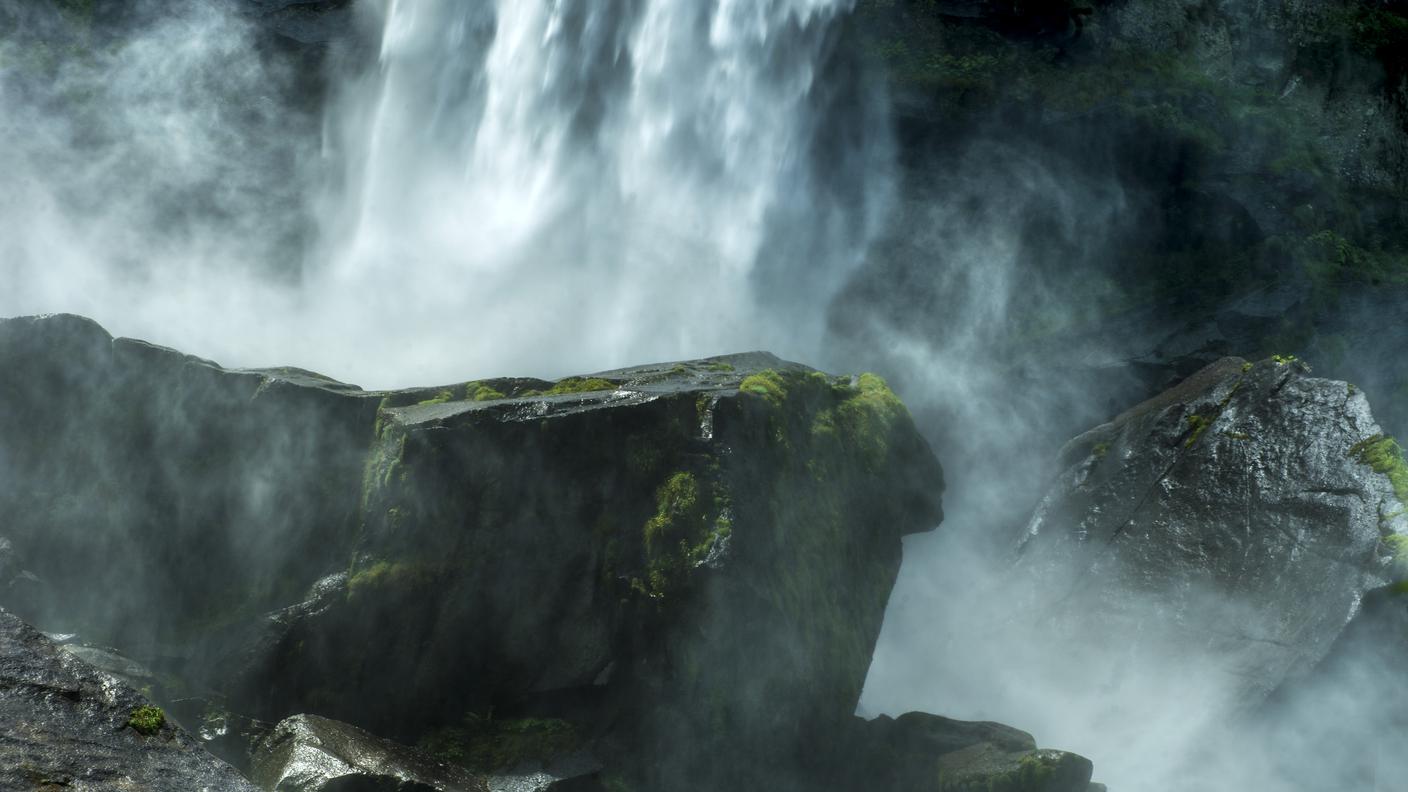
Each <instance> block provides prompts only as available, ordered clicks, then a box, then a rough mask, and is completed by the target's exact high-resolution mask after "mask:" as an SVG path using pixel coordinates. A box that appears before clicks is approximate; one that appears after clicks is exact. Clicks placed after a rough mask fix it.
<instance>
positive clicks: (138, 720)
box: [0, 611, 258, 792]
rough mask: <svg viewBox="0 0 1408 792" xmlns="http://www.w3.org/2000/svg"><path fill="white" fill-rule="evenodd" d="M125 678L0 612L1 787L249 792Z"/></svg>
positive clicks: (252, 789)
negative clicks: (86, 661) (94, 663)
mask: <svg viewBox="0 0 1408 792" xmlns="http://www.w3.org/2000/svg"><path fill="white" fill-rule="evenodd" d="M150 706H151V704H150V702H149V701H148V700H147V699H146V698H144V697H143V696H142V695H141V694H140V693H138V692H137V691H136V690H134V689H132V688H131V687H129V686H128V685H127V684H126V683H124V682H121V681H119V680H118V679H117V678H116V677H113V676H110V675H108V674H106V673H104V672H102V671H98V670H97V669H95V668H93V667H92V666H89V665H88V664H87V663H85V662H83V661H82V660H80V659H78V658H77V657H76V656H74V655H73V654H72V653H70V652H66V651H64V650H63V649H62V648H60V647H59V646H57V645H55V644H54V642H53V641H50V640H49V639H48V638H46V637H45V636H44V635H42V634H40V633H39V632H38V631H37V630H35V629H34V628H33V627H31V626H29V625H27V624H25V623H24V622H22V621H20V620H19V619H18V618H17V617H15V616H14V615H12V614H10V613H6V612H4V611H0V734H3V735H4V737H5V738H4V739H3V740H0V788H3V789H14V790H30V789H84V790H93V792H124V790H131V789H143V790H151V792H190V790H199V789H209V790H217V789H218V790H222V792H255V790H256V789H258V787H255V786H254V785H253V784H251V783H249V782H247V781H245V780H244V779H242V778H241V777H240V776H239V774H238V773H237V772H235V770H234V768H232V767H230V766H229V765H227V764H225V763H224V762H221V761H220V760H219V759H216V758H215V757H214V756H211V755H210V754H209V753H207V752H206V751H205V749H204V748H202V747H201V745H200V742H199V741H197V740H196V739H194V738H193V737H192V736H191V735H189V734H187V733H186V732H185V731H183V730H182V729H180V728H179V727H177V726H176V725H175V724H173V723H171V722H169V721H167V720H166V719H165V718H164V717H157V716H156V715H155V712H154V711H146V717H145V718H144V717H143V715H144V708H148V707H150Z"/></svg>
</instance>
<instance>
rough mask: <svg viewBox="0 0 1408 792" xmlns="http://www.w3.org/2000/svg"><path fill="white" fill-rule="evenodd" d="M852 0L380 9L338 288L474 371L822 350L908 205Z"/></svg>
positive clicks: (359, 90) (343, 224)
mask: <svg viewBox="0 0 1408 792" xmlns="http://www.w3.org/2000/svg"><path fill="white" fill-rule="evenodd" d="M852 1H853V0H771V2H757V0H713V2H690V3H679V2H673V1H672V0H560V1H559V2H520V1H519V0H502V1H501V2H499V3H497V4H496V5H490V4H480V3H462V2H457V1H456V0H416V1H415V2H402V1H399V0H393V2H391V3H390V4H389V5H380V6H373V7H372V8H371V9H370V11H369V13H371V14H374V15H375V16H376V18H374V19H372V20H370V21H371V22H372V24H374V25H379V27H380V30H381V41H380V49H379V53H378V57H377V58H376V63H375V65H374V70H373V73H372V74H369V75H366V76H365V77H363V79H361V80H358V81H354V82H352V83H351V84H350V88H349V90H348V91H347V92H346V94H345V95H344V96H343V98H342V100H341V101H340V102H338V103H337V105H336V109H335V110H334V111H333V117H332V119H331V123H332V124H333V135H332V139H333V141H334V143H335V145H336V150H337V153H338V155H339V156H340V157H341V158H342V161H343V162H345V163H346V173H345V174H344V178H343V179H341V180H339V181H338V182H337V183H338V185H339V186H338V187H337V194H336V195H334V196H332V198H331V200H329V201H328V202H327V204H328V210H327V212H326V213H325V215H324V226H323V227H324V230H325V239H326V247H325V248H324V250H323V254H324V255H325V256H326V257H327V260H328V261H329V262H330V267H329V271H328V278H329V281H328V282H329V283H330V284H331V288H325V289H324V291H331V292H336V293H342V294H347V295H357V297H356V299H355V300H348V301H347V304H348V305H356V306H357V310H358V311H360V312H362V313H363V314H364V315H366V314H370V315H372V316H374V317H377V320H378V321H379V322H388V323H390V324H392V325H394V326H397V327H399V328H401V329H400V330H398V332H396V333H394V334H393V335H392V336H391V337H390V343H392V344H398V343H402V344H403V343H404V341H405V340H406V339H407V338H412V337H413V338H436V337H437V336H438V337H443V336H445V335H447V334H448V335H450V336H452V337H453V338H454V352H453V354H452V355H451V356H450V359H451V360H453V361H454V362H455V365H456V367H457V370H458V371H459V372H461V373H464V372H465V371H467V370H477V371H479V372H482V373H490V372H506V371H512V372H515V373H518V372H523V370H524V368H525V365H526V366H528V367H529V368H531V369H537V370H538V371H535V372H533V373H539V372H541V373H554V372H556V373H562V372H566V371H572V370H583V369H590V368H600V367H604V366H609V365H616V364H624V363H628V362H639V361H641V360H648V359H668V358H677V357H681V356H696V355H703V354H708V353H716V352H723V351H731V350H737V349H747V348H758V347H767V348H771V349H774V350H775V351H778V352H781V353H784V354H795V355H799V356H805V355H807V353H814V352H815V350H816V348H817V347H818V345H819V337H820V335H821V333H822V322H823V320H824V316H825V306H826V304H827V302H828V301H829V299H830V298H831V297H832V296H833V295H834V294H835V292H836V291H837V290H838V289H839V288H840V286H841V284H842V282H843V281H844V279H845V277H846V275H847V274H848V273H849V272H850V271H851V269H852V268H853V267H854V266H855V264H856V263H857V262H858V261H859V259H860V258H861V256H862V254H863V251H864V249H865V245H866V243H867V242H868V240H869V238H870V236H871V234H872V233H873V231H874V230H875V226H876V225H877V218H878V217H879V216H880V215H881V214H882V212H883V207H884V204H885V201H886V200H887V195H888V193H887V190H888V186H887V185H888V184H889V175H890V174H889V161H890V153H891V150H890V145H889V139H888V134H887V132H886V128H887V125H886V122H885V110H886V108H885V107H884V106H883V100H882V99H879V98H876V97H878V96H879V94H878V93H877V92H874V91H870V90H868V89H867V87H866V86H864V85H862V79H863V78H862V76H861V70H859V69H858V68H857V67H856V63H855V62H854V61H853V60H850V59H853V58H854V57H855V56H854V52H853V50H854V48H843V47H838V41H839V40H840V39H841V37H842V36H843V35H845V21H846V16H847V14H848V13H849V11H850V10H851V9H850V6H851V5H852ZM779 286H781V287H783V288H782V290H781V291H780V292H779V290H778V287H779ZM348 324H353V322H348ZM410 328H414V331H413V332H411V333H406V332H404V330H406V329H410ZM418 343H419V342H418ZM373 345H374V346H376V342H375V341H374V340H373ZM432 349H433V352H434V353H435V354H436V355H438V356H439V360H440V361H441V362H442V364H443V361H444V360H445V359H446V358H445V355H444V354H443V353H444V351H445V350H444V348H443V347H441V346H435V345H432ZM374 353H375V354H377V355H379V356H382V357H385V358H395V357H397V356H398V355H405V354H415V353H414V351H410V350H404V349H403V350H397V349H388V348H381V349H375V350H374ZM434 364H435V362H434V361H433V360H431V359H429V358H428V357H427V359H426V360H425V366H427V367H428V366H433V365H434Z"/></svg>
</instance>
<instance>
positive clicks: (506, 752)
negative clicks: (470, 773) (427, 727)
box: [420, 713, 582, 773]
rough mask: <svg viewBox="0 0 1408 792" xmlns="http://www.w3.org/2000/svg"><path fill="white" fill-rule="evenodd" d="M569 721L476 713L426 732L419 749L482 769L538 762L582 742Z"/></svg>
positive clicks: (568, 750) (475, 769)
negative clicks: (516, 718)
mask: <svg viewBox="0 0 1408 792" xmlns="http://www.w3.org/2000/svg"><path fill="white" fill-rule="evenodd" d="M581 743H582V739H581V737H580V736H579V735H578V733H577V730H576V729H575V728H573V727H572V724H570V723H568V722H566V721H563V720H558V719H555V718H522V719H518V720H495V719H494V718H492V717H487V716H482V715H479V714H477V713H471V714H469V715H467V716H466V717H465V719H464V721H463V723H462V725H460V726H452V727H449V728H445V729H440V730H439V731H436V732H433V733H431V734H428V735H426V736H425V737H423V738H421V740H420V747H421V749H423V750H425V751H426V752H427V753H430V754H431V755H433V756H435V757H437V758H439V759H441V760H442V761H445V762H450V763H452V764H457V765H460V766H462V767H466V768H468V769H470V770H474V771H476V772H481V773H492V772H499V771H503V770H510V769H513V768H516V767H519V766H523V765H529V766H531V765H535V764H537V765H541V764H542V763H545V762H547V761H548V760H549V759H551V758H553V757H554V756H558V755H561V754H564V753H568V752H571V751H574V750H576V749H577V748H578V747H580V746H581Z"/></svg>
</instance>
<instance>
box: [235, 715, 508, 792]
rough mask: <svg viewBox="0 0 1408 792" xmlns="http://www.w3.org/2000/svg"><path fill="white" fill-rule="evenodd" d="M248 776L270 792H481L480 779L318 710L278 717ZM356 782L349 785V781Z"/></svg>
mask: <svg viewBox="0 0 1408 792" xmlns="http://www.w3.org/2000/svg"><path fill="white" fill-rule="evenodd" d="M252 767H253V771H252V773H251V775H252V776H253V778H254V780H255V781H257V782H258V783H259V784H260V785H261V786H263V787H264V788H265V789H268V790H271V792H275V791H276V792H329V790H334V789H351V788H357V789H363V788H365V789H368V790H371V789H376V790H387V791H388V792H391V791H392V790H395V792H413V791H415V792H419V791H420V790H435V792H484V790H487V789H488V787H487V785H486V780H485V779H484V778H481V777H478V776H475V775H474V774H472V773H470V772H468V771H467V770H464V769H462V768H457V767H454V766H452V765H449V764H446V763H444V762H440V761H437V760H436V759H434V758H432V757H430V756H428V755H426V754H424V753H422V752H420V751H417V750H415V749H413V748H408V747H406V746H404V745H401V744H399V743H396V742H392V741H391V740H385V739H382V738H380V737H376V736H374V735H372V734H370V733H368V732H365V731H363V730H361V729H358V728H357V727H355V726H350V725H348V724H346V723H341V722H339V721H335V720H329V719H327V718H320V717H318V716H316V715H295V716H293V717H291V718H287V719H285V720H283V721H281V722H280V723H279V724H278V725H277V726H275V727H274V730H273V731H272V732H270V733H269V734H268V735H267V736H266V737H264V739H263V740H261V741H260V743H259V745H258V746H257V747H256V748H255V751H254V755H253V759H252ZM354 781H355V782H356V783H357V784H359V786H355V787H354V786H352V784H353V782H354Z"/></svg>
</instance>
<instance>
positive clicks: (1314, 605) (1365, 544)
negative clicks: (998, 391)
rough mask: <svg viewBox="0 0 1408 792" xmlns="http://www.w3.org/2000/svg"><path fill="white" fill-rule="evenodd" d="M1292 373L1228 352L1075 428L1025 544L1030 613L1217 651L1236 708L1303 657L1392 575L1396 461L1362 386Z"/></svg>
mask: <svg viewBox="0 0 1408 792" xmlns="http://www.w3.org/2000/svg"><path fill="white" fill-rule="evenodd" d="M1305 372H1306V369H1305V367H1304V366H1303V364H1301V363H1299V362H1298V361H1295V360H1291V359H1273V360H1266V361H1263V362H1260V363H1256V364H1251V363H1247V362H1244V361H1242V360H1240V359H1237V358H1229V359H1225V360H1222V361H1220V362H1218V363H1215V364H1213V365H1210V366H1208V367H1207V368H1205V369H1203V370H1202V371H1200V372H1198V373H1197V374H1195V375H1194V376H1193V377H1191V378H1189V379H1188V380H1187V381H1185V382H1184V383H1182V384H1181V385H1179V386H1178V387H1176V388H1174V389H1172V390H1170V391H1168V392H1166V393H1164V394H1162V395H1161V396H1158V397H1156V398H1154V399H1152V400H1150V401H1148V402H1145V403H1143V404H1141V405H1139V406H1137V407H1135V408H1133V409H1131V410H1129V411H1127V412H1125V413H1124V414H1122V415H1120V416H1119V417H1117V418H1115V419H1114V420H1113V421H1111V422H1109V423H1107V424H1104V425H1102V426H1099V427H1097V428H1095V429H1092V430H1091V431H1089V432H1086V433H1085V434H1083V435H1081V436H1080V437H1078V438H1076V439H1075V440H1073V441H1071V442H1070V443H1069V444H1068V445H1067V446H1066V448H1065V449H1064V450H1063V452H1062V454H1061V458H1060V462H1059V465H1058V467H1059V469H1060V471H1061V472H1060V474H1059V475H1058V477H1057V479H1056V481H1055V483H1054V484H1053V486H1052V487H1051V489H1050V491H1049V492H1048V493H1047V494H1046V496H1045V497H1044V499H1043V500H1042V501H1041V503H1040V505H1039V507H1038V508H1037V511H1036V513H1035V515H1034V516H1033V518H1032V519H1031V521H1030V523H1029V525H1028V526H1027V530H1026V533H1025V535H1024V537H1023V538H1022V540H1021V558H1020V561H1019V564H1018V576H1019V577H1021V578H1024V579H1025V580H1026V581H1028V582H1029V583H1031V584H1032V585H1031V590H1032V591H1033V592H1037V597H1036V599H1035V600H1034V601H1033V602H1032V603H1031V613H1033V614H1037V616H1038V618H1044V617H1045V616H1047V615H1050V616H1051V617H1052V618H1053V619H1055V620H1056V621H1058V622H1059V623H1062V624H1065V625H1067V626H1068V627H1069V629H1070V630H1071V631H1080V630H1090V634H1091V635H1110V634H1115V635H1120V636H1122V638H1121V641H1122V642H1125V644H1124V645H1122V646H1120V647H1111V651H1112V652H1114V653H1118V654H1120V655H1121V656H1123V655H1126V654H1127V655H1128V656H1129V657H1130V658H1137V657H1139V656H1141V655H1140V653H1141V652H1147V653H1149V654H1147V655H1144V656H1145V657H1150V658H1152V657H1156V656H1157V657H1162V658H1164V659H1165V660H1166V659H1168V658H1173V657H1177V656H1180V655H1179V653H1180V652H1183V651H1189V650H1195V651H1197V652H1198V653H1200V656H1201V657H1205V658H1206V657H1211V658H1216V663H1217V665H1218V669H1217V670H1218V671H1220V672H1222V673H1224V674H1225V675H1226V677H1227V679H1228V680H1229V681H1228V683H1227V684H1228V686H1229V689H1230V696H1231V698H1232V700H1233V701H1232V704H1233V705H1234V706H1236V707H1242V708H1247V707H1251V706H1253V705H1255V704H1257V703H1259V702H1260V701H1262V700H1264V699H1265V698H1266V696H1267V695H1268V694H1269V693H1270V692H1271V691H1273V690H1274V689H1276V688H1277V687H1278V686H1279V685H1280V684H1281V683H1282V682H1284V681H1285V680H1286V679H1288V678H1292V677H1297V676H1301V675H1304V674H1306V673H1308V672H1309V671H1310V670H1311V669H1312V668H1314V667H1315V666H1316V664H1318V663H1319V662H1320V661H1321V660H1322V659H1323V658H1325V657H1326V655H1327V653H1328V652H1329V651H1330V648H1331V646H1333V645H1334V644H1335V642H1336V640H1337V639H1338V638H1339V636H1340V635H1341V633H1342V632H1343V631H1344V629H1345V626H1346V624H1347V622H1349V620H1350V619H1351V617H1352V616H1354V614H1355V613H1356V611H1357V610H1358V609H1359V607H1360V604H1361V602H1362V601H1363V598H1364V595H1365V593H1366V592H1367V591H1369V590H1370V589H1372V588H1374V587H1376V586H1380V585H1383V584H1384V583H1386V582H1388V579H1389V577H1390V576H1391V575H1392V563H1393V562H1392V559H1393V556H1394V555H1395V552H1396V548H1400V547H1402V546H1403V545H1401V544H1400V542H1401V541H1402V537H1403V535H1404V534H1405V531H1408V520H1405V517H1404V505H1403V498H1404V497H1405V496H1408V468H1405V467H1404V466H1403V461H1402V457H1401V455H1400V454H1399V451H1398V448H1397V446H1396V444H1394V443H1393V441H1392V440H1390V439H1388V438H1385V437H1384V436H1383V434H1382V432H1381V430H1380V428H1379V426H1378V425H1377V424H1376V423H1375V422H1374V419H1373V416H1372V415H1371V414H1370V411H1369V406H1368V403H1367V401H1366V400H1365V398H1364V395H1363V394H1362V393H1361V392H1360V391H1359V390H1358V389H1356V388H1355V387H1354V386H1353V385H1349V384H1346V383H1344V382H1336V381H1332V380H1325V379H1317V378H1312V377H1309V376H1306V373H1305ZM1074 634H1077V635H1078V634H1083V633H1079V632H1075V633H1074ZM1135 662H1137V661H1135Z"/></svg>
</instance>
